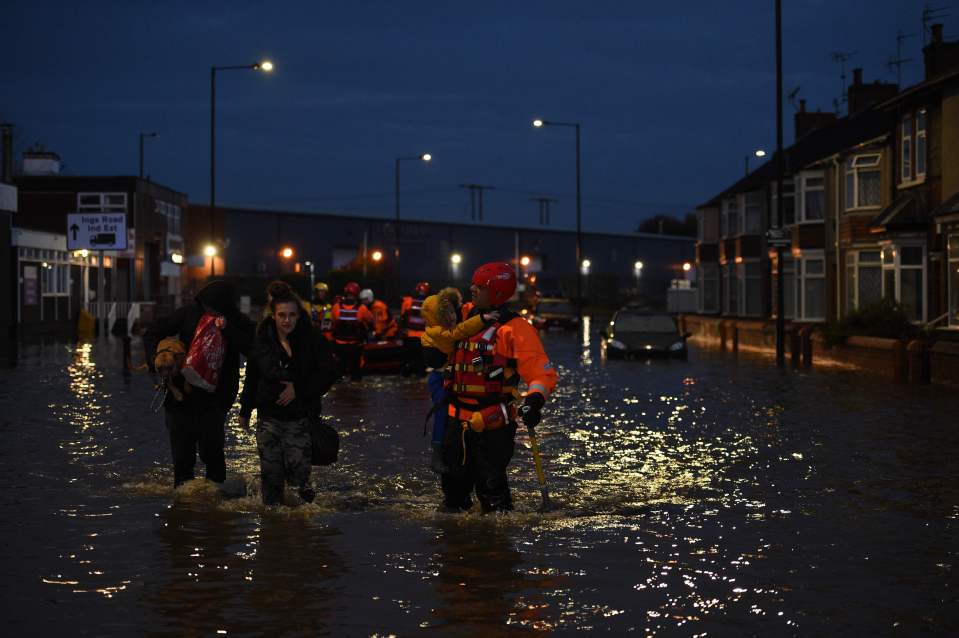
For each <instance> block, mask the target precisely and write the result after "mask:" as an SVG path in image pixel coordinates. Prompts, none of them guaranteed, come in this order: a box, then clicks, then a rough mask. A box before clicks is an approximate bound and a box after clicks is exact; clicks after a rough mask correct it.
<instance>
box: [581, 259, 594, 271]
mask: <svg viewBox="0 0 959 638" xmlns="http://www.w3.org/2000/svg"><path fill="white" fill-rule="evenodd" d="M592 265H593V262H591V261H590V260H588V259H584V260H583V268H585V269H586V270H589V267H590V266H592Z"/></svg>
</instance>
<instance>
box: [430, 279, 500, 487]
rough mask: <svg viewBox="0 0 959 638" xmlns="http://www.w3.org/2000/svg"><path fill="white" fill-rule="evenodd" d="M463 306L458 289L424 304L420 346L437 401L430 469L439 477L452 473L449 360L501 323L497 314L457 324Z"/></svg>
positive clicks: (444, 290)
mask: <svg viewBox="0 0 959 638" xmlns="http://www.w3.org/2000/svg"><path fill="white" fill-rule="evenodd" d="M462 305H463V295H461V294H460V291H459V290H457V289H456V288H443V289H442V290H440V291H439V293H437V294H435V295H430V296H429V297H427V298H426V300H425V301H423V309H422V315H423V319H424V320H425V321H426V330H424V331H423V334H422V335H421V336H420V343H421V344H422V346H423V360H424V362H425V363H426V370H427V372H428V376H427V377H426V385H427V387H428V388H429V391H430V398H431V399H432V401H433V409H432V410H430V414H432V416H433V432H432V439H431V444H430V447H431V449H432V454H431V456H430V469H431V470H433V471H434V472H436V473H437V474H445V473H446V472H447V471H449V468H448V467H447V465H446V463H445V462H444V461H443V435H444V434H445V432H446V420H447V418H448V417H447V414H446V413H447V410H448V407H449V406H448V401H447V396H446V389H445V388H444V384H445V378H444V374H443V371H444V369H445V368H446V363H447V358H448V357H449V354H450V353H451V352H453V348H454V346H455V345H456V342H458V341H461V340H463V339H467V338H469V337H472V336H473V335H475V334H476V333H478V332H479V331H480V330H482V329H483V328H484V327H485V326H487V325H489V324H491V323H493V322H494V321H497V320H498V319H499V313H498V312H496V311H493V312H488V313H484V314H482V315H476V316H474V317H470V318H468V319H467V320H465V321H463V322H461V323H457V320H458V319H459V316H460V308H461V307H462Z"/></svg>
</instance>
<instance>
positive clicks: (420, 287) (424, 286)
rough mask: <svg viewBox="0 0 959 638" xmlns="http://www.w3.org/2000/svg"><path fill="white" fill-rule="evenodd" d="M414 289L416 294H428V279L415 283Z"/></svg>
mask: <svg viewBox="0 0 959 638" xmlns="http://www.w3.org/2000/svg"><path fill="white" fill-rule="evenodd" d="M415 290H416V294H418V295H428V294H430V282H428V281H421V282H420V283H418V284H416V289H415Z"/></svg>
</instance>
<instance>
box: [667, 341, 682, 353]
mask: <svg viewBox="0 0 959 638" xmlns="http://www.w3.org/2000/svg"><path fill="white" fill-rule="evenodd" d="M685 347H686V344H685V343H683V342H682V341H677V342H676V343H674V344H673V345H671V346H669V351H670V352H679V351H680V350H682V349H683V348H685Z"/></svg>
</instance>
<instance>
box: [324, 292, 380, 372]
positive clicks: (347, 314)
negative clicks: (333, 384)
mask: <svg viewBox="0 0 959 638" xmlns="http://www.w3.org/2000/svg"><path fill="white" fill-rule="evenodd" d="M359 294H360V285H359V284H358V283H356V282H355V281H351V282H350V283H348V284H346V285H345V286H343V300H342V301H341V302H339V303H337V304H335V305H334V306H333V310H332V312H331V315H332V320H333V352H334V353H335V354H336V359H337V361H338V362H339V367H340V374H348V375H350V378H351V379H353V380H354V381H359V380H360V379H361V378H362V372H361V371H362V361H363V344H364V343H366V335H367V334H368V333H369V331H370V330H371V329H372V328H373V314H372V313H371V312H370V309H369V308H367V307H366V306H364V305H363V304H361V303H360V302H359V301H358V300H357V297H358V296H359Z"/></svg>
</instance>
